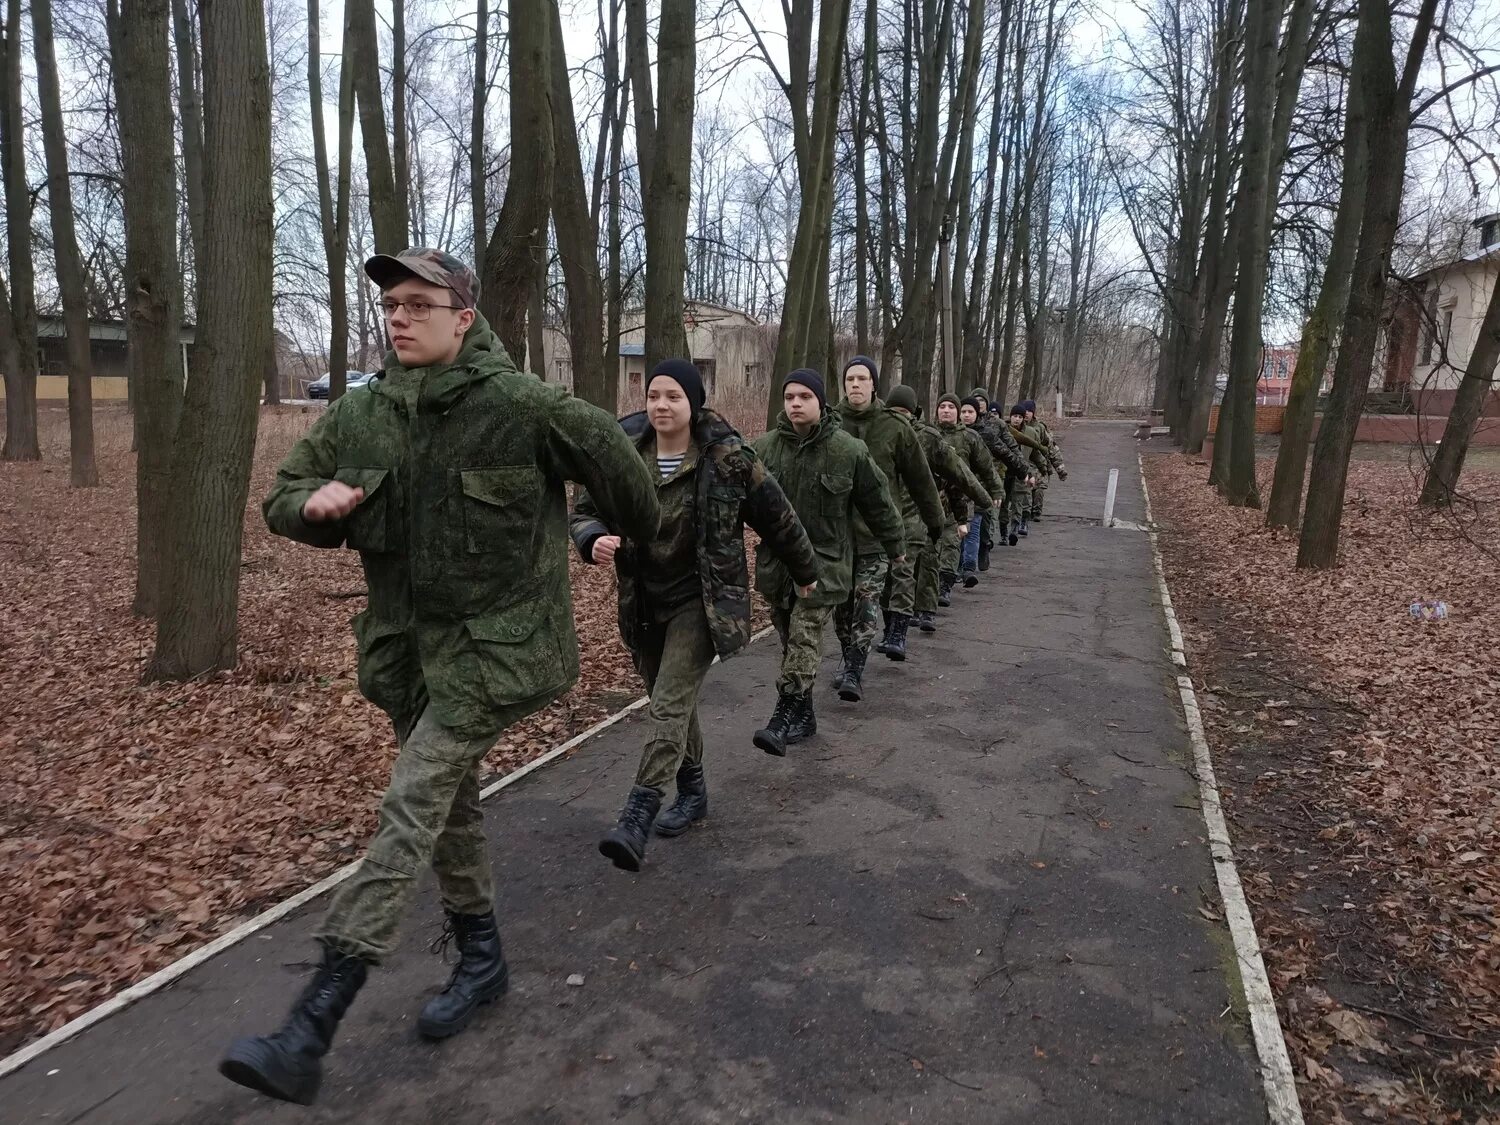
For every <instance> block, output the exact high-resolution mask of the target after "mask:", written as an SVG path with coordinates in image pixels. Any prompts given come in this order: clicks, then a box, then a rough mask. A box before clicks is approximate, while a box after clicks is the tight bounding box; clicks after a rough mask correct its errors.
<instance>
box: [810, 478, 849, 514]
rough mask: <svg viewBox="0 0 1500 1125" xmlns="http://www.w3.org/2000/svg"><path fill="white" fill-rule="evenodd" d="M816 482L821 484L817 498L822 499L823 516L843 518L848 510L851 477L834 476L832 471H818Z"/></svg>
mask: <svg viewBox="0 0 1500 1125" xmlns="http://www.w3.org/2000/svg"><path fill="white" fill-rule="evenodd" d="M818 483H819V484H821V485H822V486H823V487H822V489H821V490H820V492H819V498H820V499H821V500H822V507H823V515H824V517H825V518H826V519H829V520H839V521H842V520H843V519H845V518H846V515H847V513H848V511H849V493H851V492H852V491H853V490H854V481H853V479H852V478H850V477H841V476H835V475H834V474H833V473H820V474H818Z"/></svg>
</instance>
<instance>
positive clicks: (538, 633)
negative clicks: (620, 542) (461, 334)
mask: <svg viewBox="0 0 1500 1125" xmlns="http://www.w3.org/2000/svg"><path fill="white" fill-rule="evenodd" d="M331 480H339V481H342V482H344V483H345V484H348V485H351V486H357V487H359V488H362V489H364V494H365V495H364V500H363V501H361V503H360V505H359V506H358V507H357V508H355V510H354V511H353V512H352V513H351V514H350V515H349V516H348V517H346V518H345V519H342V520H339V521H336V522H333V523H317V524H309V523H306V522H304V521H303V519H302V509H303V506H304V505H305V504H306V503H307V499H308V497H309V496H311V495H312V494H313V493H314V492H315V491H316V490H317V489H318V488H320V487H321V486H322V485H324V484H326V483H328V482H329V481H331ZM569 480H574V481H579V482H582V483H583V484H585V485H586V486H587V487H588V488H589V490H590V493H591V494H592V495H593V496H594V497H595V499H596V500H597V501H598V503H599V505H600V507H601V508H603V509H604V510H605V511H607V512H609V513H610V520H611V523H612V524H613V525H614V526H616V527H620V528H622V529H625V531H626V533H627V534H629V535H631V536H634V537H638V538H640V537H647V536H650V535H653V534H654V533H655V531H656V525H657V518H658V510H657V504H656V490H655V489H654V488H653V487H652V481H651V475H650V473H649V472H648V471H647V469H646V466H645V465H644V464H642V462H641V459H640V456H639V454H637V453H636V451H635V449H634V447H633V446H632V445H631V443H630V441H629V439H627V438H626V437H625V435H624V434H623V433H621V432H620V427H619V426H618V425H616V424H615V420H614V418H613V417H611V416H610V415H609V414H606V413H605V412H604V411H602V410H599V409H596V408H595V407H593V406H590V405H589V404H588V403H586V402H583V401H581V400H579V399H576V398H573V397H572V396H571V395H569V394H568V392H567V391H566V390H564V389H563V388H561V387H559V386H557V385H555V384H548V383H543V382H541V381H540V380H538V379H536V378H535V377H533V376H530V375H521V374H518V373H517V372H516V369H515V367H514V366H513V365H512V364H511V361H510V358H509V357H508V356H507V355H506V353H505V349H504V348H503V347H502V346H501V344H500V341H499V340H498V339H496V337H495V335H494V333H492V332H491V331H490V329H489V326H488V325H487V324H486V323H485V322H484V319H483V318H482V317H481V318H478V319H477V320H476V321H475V324H474V327H473V328H471V329H470V330H469V333H468V335H467V336H466V337H465V339H464V345H463V351H462V352H461V353H460V355H459V357H458V359H457V361H456V362H454V363H453V364H452V365H450V366H446V367H432V368H425V369H416V370H407V369H405V368H403V367H401V366H400V365H399V364H398V363H397V361H396V358H395V355H394V353H392V354H390V355H388V356H387V357H386V363H385V371H384V372H383V374H382V375H381V377H380V378H378V379H374V380H372V381H371V382H370V384H369V386H368V387H367V388H362V389H357V390H353V391H350V392H349V393H348V394H346V395H344V396H343V397H342V398H340V399H339V400H338V401H337V402H335V403H333V404H332V405H331V406H329V408H328V410H327V412H326V413H325V414H324V415H323V417H322V418H320V419H319V420H318V422H317V424H316V425H314V426H313V428H312V429H311V430H310V431H309V432H308V434H307V436H306V437H304V438H302V440H300V441H299V442H297V444H296V445H295V446H293V447H292V451H291V452H290V453H289V454H288V455H287V457H286V460H285V461H283V462H282V463H281V467H280V468H279V469H278V470H277V473H276V483H275V485H274V487H273V488H272V489H271V492H270V495H268V496H267V497H266V500H265V504H264V506H263V511H264V513H265V519H266V523H267V525H268V526H269V527H270V528H271V530H272V531H274V532H275V533H277V534H278V535H284V536H287V537H288V538H291V539H296V540H299V541H301V542H303V543H309V544H311V545H312V546H314V547H341V546H345V545H347V546H349V547H350V548H352V549H354V550H356V551H358V552H359V556H360V562H361V563H362V564H363V566H364V571H365V581H366V583H367V585H368V587H369V594H370V598H369V608H368V609H366V610H365V611H364V612H363V613H361V614H359V615H358V616H356V617H355V618H354V634H355V638H356V639H357V641H358V644H359V686H360V690H361V691H362V692H364V694H365V696H366V698H368V699H369V700H370V701H371V702H372V703H374V704H375V705H376V706H378V707H380V708H381V709H382V710H384V711H385V712H386V713H387V714H389V715H390V716H391V719H392V720H393V721H394V722H395V724H396V728H397V730H398V731H403V732H404V731H406V730H409V729H410V728H411V726H412V725H413V724H414V723H415V722H416V720H417V718H419V717H420V715H421V713H422V711H423V709H424V708H425V707H426V706H429V705H430V706H431V707H432V708H433V710H434V711H435V712H436V716H437V718H438V719H439V720H440V721H441V722H442V724H443V725H444V726H446V727H449V728H450V729H452V730H453V731H454V732H456V733H457V734H458V735H459V737H461V738H473V739H477V738H485V737H490V736H492V735H494V734H496V733H498V732H499V730H500V729H502V728H503V727H504V726H505V725H506V724H508V723H511V722H514V721H515V720H516V719H518V718H520V717H522V716H523V715H525V714H526V713H528V712H530V711H534V710H537V709H538V708H541V707H543V706H545V705H546V704H547V703H549V702H551V701H552V700H553V699H555V698H556V697H557V696H559V695H561V694H562V693H563V692H564V691H566V690H567V689H568V688H569V687H571V686H572V684H573V682H574V681H575V680H576V679H577V678H578V640H577V637H576V635H575V634H574V632H573V604H572V601H573V600H572V593H571V590H570V587H569V584H568V557H567V518H568V512H567V497H566V495H565V491H564V486H565V482H566V481H569Z"/></svg>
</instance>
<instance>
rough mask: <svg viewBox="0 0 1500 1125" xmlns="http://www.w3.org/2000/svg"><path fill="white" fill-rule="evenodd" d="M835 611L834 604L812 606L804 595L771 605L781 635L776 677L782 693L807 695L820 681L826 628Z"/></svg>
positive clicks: (779, 690)
mask: <svg viewBox="0 0 1500 1125" xmlns="http://www.w3.org/2000/svg"><path fill="white" fill-rule="evenodd" d="M832 613H833V606H830V605H808V604H807V602H805V601H803V600H802V599H801V598H795V599H793V601H792V603H791V604H790V605H779V606H775V605H773V606H772V607H771V624H773V625H775V626H776V635H777V636H778V637H780V638H781V675H779V676H777V677H776V691H777V693H778V694H780V695H805V694H806V693H807V692H810V691H812V689H813V685H814V684H815V683H817V680H818V662H819V661H820V660H822V659H823V630H824V628H826V627H827V625H828V618H829V616H830V615H832Z"/></svg>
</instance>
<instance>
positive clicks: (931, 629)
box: [917, 621, 937, 633]
mask: <svg viewBox="0 0 1500 1125" xmlns="http://www.w3.org/2000/svg"><path fill="white" fill-rule="evenodd" d="M917 628H919V629H921V630H922V632H924V633H936V632H937V622H936V621H923V622H922V623H921V624H920V625H918V626H917Z"/></svg>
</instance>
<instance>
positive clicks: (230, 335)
mask: <svg viewBox="0 0 1500 1125" xmlns="http://www.w3.org/2000/svg"><path fill="white" fill-rule="evenodd" d="M202 18H203V93H204V99H203V100H204V154H203V155H204V162H203V173H204V176H203V186H204V201H205V211H204V219H205V226H204V246H205V249H206V251H207V255H206V258H205V261H204V265H205V267H206V268H205V270H204V275H203V308H202V312H201V315H200V317H199V321H198V339H197V345H196V347H195V349H194V355H193V365H192V372H191V375H190V377H189V380H188V388H187V395H186V398H185V399H184V402H183V410H182V420H181V424H180V425H179V427H178V435H177V453H176V457H175V459H174V462H173V474H172V475H173V479H174V482H175V489H176V491H175V493H174V496H173V504H174V507H175V509H176V513H177V519H176V523H175V525H174V531H175V534H174V535H173V537H172V544H171V557H170V562H169V568H168V573H167V581H166V582H165V583H164V585H163V588H162V600H161V613H160V614H159V615H158V617H157V630H156V652H155V654H154V655H153V657H152V659H151V662H150V664H149V665H148V667H147V670H146V678H147V679H148V680H185V679H191V678H193V677H195V676H200V675H203V674H205V673H207V672H212V671H216V670H219V669H225V668H232V667H233V666H234V663H235V657H236V648H237V643H238V625H237V613H238V608H239V583H240V547H241V533H242V529H243V525H244V520H245V501H246V498H247V495H248V493H249V490H250V464H251V457H252V454H253V453H254V449H255V435H256V421H257V414H258V409H257V400H258V398H259V393H260V385H261V377H262V370H263V368H262V365H263V363H264V357H265V347H266V341H267V340H268V339H269V338H270V335H271V330H272V324H271V293H272V289H271V285H272V270H271V247H272V225H271V83H270V68H269V65H268V62H267V58H266V23H265V9H264V7H263V5H262V3H261V0H205V2H204V4H203V8H202Z"/></svg>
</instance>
